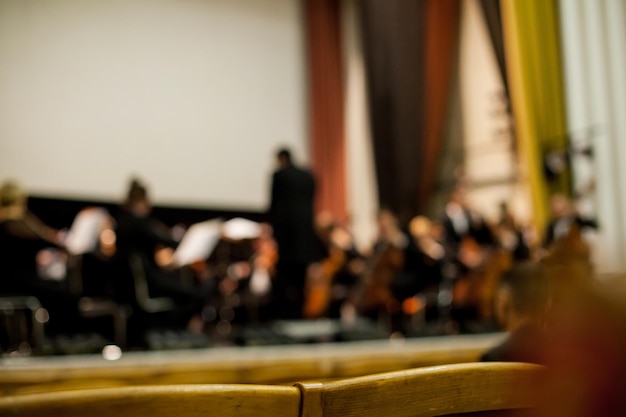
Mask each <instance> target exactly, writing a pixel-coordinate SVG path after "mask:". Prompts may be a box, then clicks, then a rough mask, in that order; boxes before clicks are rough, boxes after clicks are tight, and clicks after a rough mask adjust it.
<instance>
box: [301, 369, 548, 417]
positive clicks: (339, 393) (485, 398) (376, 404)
mask: <svg viewBox="0 0 626 417" xmlns="http://www.w3.org/2000/svg"><path fill="white" fill-rule="evenodd" d="M543 369H544V368H543V367H541V366H539V365H530V364H519V363H465V364H457V365H446V366H436V367H428V368H419V369H411V370H406V371H397V372H388V373H383V374H377V375H369V376H364V377H357V378H350V379H345V380H342V381H336V382H330V383H325V384H320V383H311V384H307V383H301V384H296V386H298V387H299V388H300V390H301V391H302V414H301V417H335V416H342V417H345V416H347V417H349V416H360V417H379V416H380V417H383V416H385V417H386V416H394V417H409V416H411V417H436V416H452V415H468V416H469V415H471V416H502V415H507V416H509V415H511V414H510V413H511V412H523V411H527V410H528V409H534V408H536V407H537V406H538V402H539V401H538V399H537V398H536V397H535V395H534V393H533V389H532V388H533V387H536V386H537V385H536V384H537V382H538V381H539V380H540V379H541V376H542V373H543Z"/></svg>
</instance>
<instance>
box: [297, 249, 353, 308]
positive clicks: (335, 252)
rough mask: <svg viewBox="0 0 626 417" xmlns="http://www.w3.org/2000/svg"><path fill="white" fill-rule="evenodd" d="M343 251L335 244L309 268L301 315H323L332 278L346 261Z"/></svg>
mask: <svg viewBox="0 0 626 417" xmlns="http://www.w3.org/2000/svg"><path fill="white" fill-rule="evenodd" d="M346 259H347V257H346V253H345V251H344V250H343V249H342V248H340V247H339V246H337V245H335V244H331V245H330V247H329V249H328V256H327V257H326V258H325V259H324V260H323V261H322V262H320V263H319V264H317V265H313V266H312V267H311V268H309V271H308V276H307V284H306V288H305V301H304V307H303V315H304V317H305V318H307V319H315V318H320V317H323V316H324V315H325V314H326V312H327V310H328V307H329V305H330V301H331V298H332V287H333V278H334V277H335V275H336V274H337V272H339V270H340V269H341V268H342V267H343V266H344V265H345V263H346Z"/></svg>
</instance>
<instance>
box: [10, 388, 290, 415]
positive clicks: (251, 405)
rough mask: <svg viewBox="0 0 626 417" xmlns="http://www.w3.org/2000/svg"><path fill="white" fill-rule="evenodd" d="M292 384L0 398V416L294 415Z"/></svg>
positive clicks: (122, 390) (104, 391) (93, 390)
mask: <svg viewBox="0 0 626 417" xmlns="http://www.w3.org/2000/svg"><path fill="white" fill-rule="evenodd" d="M299 408H300V392H299V391H298V389H297V388H296V387H279V386H264V385H165V386H154V387H121V388H103V389H89V390H74V391H65V392H56V393H55V392H51V393H45V394H31V395H21V396H13V397H11V396H10V397H4V398H0V415H2V416H4V417H12V416H29V417H57V416H58V417H61V416H63V417H82V416H89V417H111V416H115V417H124V416H133V417H134V416H150V417H206V416H222V417H264V416H268V417H269V416H272V417H281V416H282V417H298V416H299Z"/></svg>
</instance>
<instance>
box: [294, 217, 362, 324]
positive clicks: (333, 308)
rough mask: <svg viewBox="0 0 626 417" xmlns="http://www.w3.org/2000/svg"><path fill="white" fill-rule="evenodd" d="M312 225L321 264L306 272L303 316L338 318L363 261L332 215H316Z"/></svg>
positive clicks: (355, 281)
mask: <svg viewBox="0 0 626 417" xmlns="http://www.w3.org/2000/svg"><path fill="white" fill-rule="evenodd" d="M315 223H316V233H317V237H318V240H319V244H320V246H321V247H320V252H321V254H322V255H321V257H322V261H321V262H319V263H315V264H313V265H312V266H311V268H310V269H309V272H310V273H309V277H308V278H307V280H308V282H307V289H306V297H305V308H304V313H305V314H304V316H305V317H307V318H314V317H318V316H322V315H323V316H327V317H330V318H340V317H341V316H342V311H343V309H344V307H346V303H350V304H351V303H352V302H353V300H352V296H353V290H354V287H355V285H356V284H357V282H358V281H359V277H360V276H361V274H362V273H363V270H364V269H365V261H364V259H363V257H362V256H361V254H360V253H359V251H358V249H357V248H356V245H355V242H354V239H353V236H352V234H351V233H350V231H349V229H348V228H347V227H346V226H344V225H342V224H340V223H338V222H337V221H336V220H335V218H334V217H333V216H332V214H330V213H326V212H322V213H320V214H319V215H318V216H317V217H316V221H315ZM315 279H316V281H314V280H315ZM324 293H325V295H324ZM315 297H317V298H318V299H319V300H315Z"/></svg>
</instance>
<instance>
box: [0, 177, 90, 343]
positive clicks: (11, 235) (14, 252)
mask: <svg viewBox="0 0 626 417" xmlns="http://www.w3.org/2000/svg"><path fill="white" fill-rule="evenodd" d="M26 199H27V197H26V194H25V193H24V191H23V190H22V189H21V187H20V186H19V185H18V184H17V183H15V182H6V183H5V184H4V185H2V187H0V268H1V270H0V276H1V277H2V279H1V280H0V293H1V294H3V295H29V296H35V297H37V298H38V299H39V302H40V303H41V304H42V306H43V307H44V308H45V309H46V310H48V313H49V316H50V321H49V322H48V326H47V328H46V329H47V331H48V332H49V333H51V334H54V333H60V332H65V331H66V330H68V329H70V328H71V325H72V322H73V321H74V318H75V317H76V316H77V303H78V298H77V297H76V296H74V295H72V293H71V292H70V290H69V288H67V285H66V281H64V280H61V281H52V280H43V279H41V278H40V276H39V274H38V267H37V257H38V254H39V253H40V252H41V251H42V250H44V249H46V248H50V247H58V248H61V247H62V246H63V236H62V233H60V232H59V231H58V230H55V229H53V228H51V227H49V226H47V225H45V224H44V223H43V222H42V221H41V220H39V219H38V218H37V217H35V215H34V214H32V213H31V212H30V211H29V210H28V208H27V205H26Z"/></svg>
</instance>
